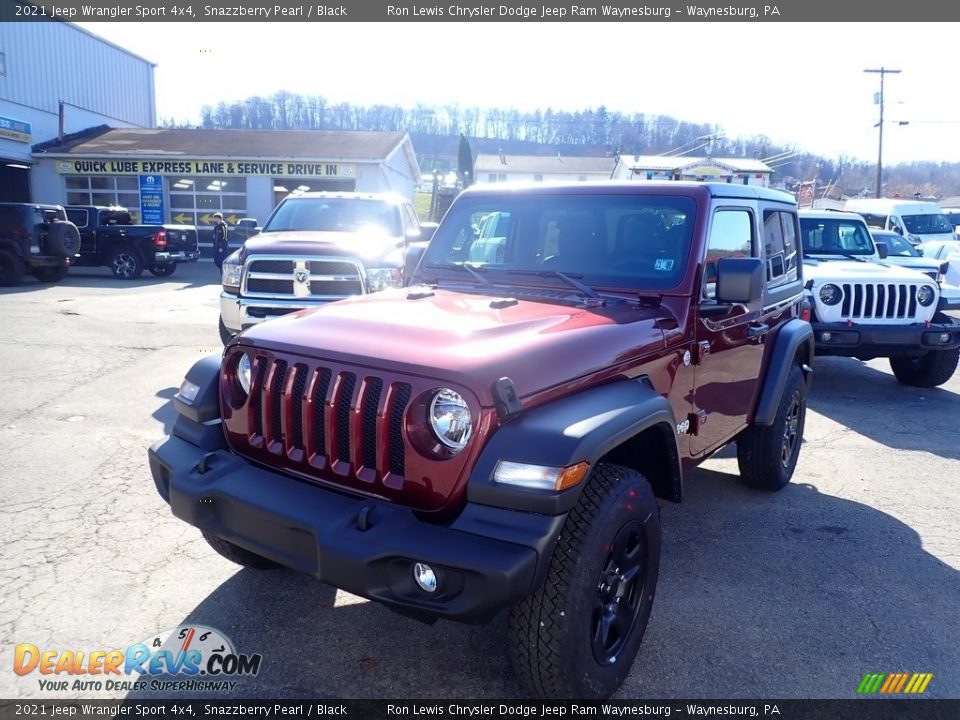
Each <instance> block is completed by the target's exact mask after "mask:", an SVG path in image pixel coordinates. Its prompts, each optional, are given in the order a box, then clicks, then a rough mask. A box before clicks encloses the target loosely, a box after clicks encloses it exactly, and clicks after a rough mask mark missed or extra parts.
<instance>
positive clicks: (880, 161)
mask: <svg viewBox="0 0 960 720" xmlns="http://www.w3.org/2000/svg"><path fill="white" fill-rule="evenodd" d="M864 72H865V73H879V74H880V123H879V124H878V127H879V128H880V146H879V148H878V149H877V195H876V196H877V197H883V78H884V76H885V75H887V74H893V75H896V74H897V73H899V72H900V71H899V70H891V69H890V68H885V67H883V66H880V69H871V70H864Z"/></svg>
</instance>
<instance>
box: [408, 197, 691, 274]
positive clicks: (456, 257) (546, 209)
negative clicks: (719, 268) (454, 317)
mask: <svg viewBox="0 0 960 720" xmlns="http://www.w3.org/2000/svg"><path fill="white" fill-rule="evenodd" d="M695 214H696V203H695V201H694V200H693V199H692V198H688V197H672V196H671V197H663V196H652V195H646V196H638V195H599V194H596V195H594V194H590V195H586V194H584V195H571V194H556V195H546V194H544V195H541V194H536V195H516V194H504V195H500V196H496V197H489V196H478V197H471V198H463V199H461V200H458V201H457V202H456V203H455V204H454V205H453V207H452V208H451V209H450V211H449V213H448V214H447V216H446V217H445V218H444V219H443V222H442V223H441V225H440V228H439V229H438V230H437V232H436V235H434V237H433V240H432V241H431V242H430V245H429V247H428V248H427V251H426V253H425V257H424V260H423V263H424V264H423V266H428V265H432V266H434V267H436V266H440V267H442V266H443V265H446V264H450V263H454V264H463V263H469V264H470V266H473V267H474V268H478V269H480V268H482V269H483V270H484V271H485V272H486V275H487V276H488V277H489V279H490V280H492V281H494V282H504V281H506V280H507V279H508V278H509V279H510V281H512V282H520V279H519V278H518V273H517V271H521V272H522V273H527V272H529V273H533V274H540V273H542V274H543V277H544V278H545V281H547V282H550V283H552V284H553V283H556V284H564V281H563V280H562V279H559V278H558V277H557V275H556V273H558V272H559V273H562V274H565V275H569V276H572V277H575V278H580V279H581V280H582V282H583V283H584V284H586V285H591V286H595V287H632V288H650V289H655V290H663V289H668V288H672V287H674V286H676V285H677V284H678V283H679V282H680V280H681V279H682V278H683V276H684V271H685V268H686V264H687V255H688V254H689V249H690V241H691V238H692V236H693V224H694V218H695ZM566 284H567V285H569V282H567V283H566Z"/></svg>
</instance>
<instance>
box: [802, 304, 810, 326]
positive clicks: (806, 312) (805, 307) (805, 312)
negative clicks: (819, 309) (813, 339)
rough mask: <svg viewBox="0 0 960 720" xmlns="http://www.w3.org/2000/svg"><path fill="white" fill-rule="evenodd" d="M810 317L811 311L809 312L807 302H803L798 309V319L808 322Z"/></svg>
mask: <svg viewBox="0 0 960 720" xmlns="http://www.w3.org/2000/svg"><path fill="white" fill-rule="evenodd" d="M811 317H812V313H811V312H810V305H809V303H804V304H803V307H802V308H801V310H800V319H801V320H803V321H804V322H810V318H811Z"/></svg>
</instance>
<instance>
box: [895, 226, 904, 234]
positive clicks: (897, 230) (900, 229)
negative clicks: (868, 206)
mask: <svg viewBox="0 0 960 720" xmlns="http://www.w3.org/2000/svg"><path fill="white" fill-rule="evenodd" d="M893 231H894V232H895V233H896V234H897V235H903V228H902V227H900V226H899V225H894V226H893Z"/></svg>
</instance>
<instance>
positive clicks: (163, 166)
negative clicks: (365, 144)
mask: <svg viewBox="0 0 960 720" xmlns="http://www.w3.org/2000/svg"><path fill="white" fill-rule="evenodd" d="M57 171H58V172H59V173H60V174H61V175H197V176H201V177H203V176H223V175H244V176H251V175H253V176H258V175H262V176H266V177H299V178H310V177H341V178H352V177H356V172H357V170H356V166H355V165H352V164H350V163H329V162H288V161H277V160H274V161H259V160H258V161H245V160H140V159H137V160H132V159H83V160H61V161H60V162H58V163H57Z"/></svg>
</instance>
